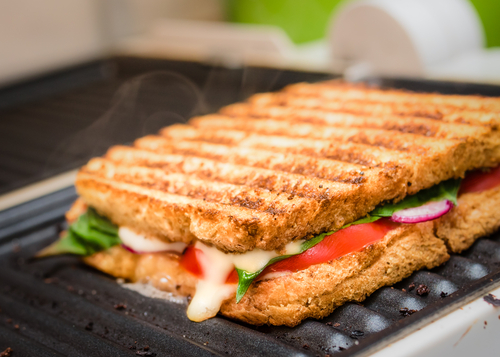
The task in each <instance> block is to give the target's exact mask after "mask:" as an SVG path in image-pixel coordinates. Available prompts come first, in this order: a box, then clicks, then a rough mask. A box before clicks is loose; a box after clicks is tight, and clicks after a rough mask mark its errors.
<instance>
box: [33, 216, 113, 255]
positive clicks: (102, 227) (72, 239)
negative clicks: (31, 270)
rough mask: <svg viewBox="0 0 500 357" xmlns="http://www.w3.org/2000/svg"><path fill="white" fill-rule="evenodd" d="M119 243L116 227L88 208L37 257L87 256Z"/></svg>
mask: <svg viewBox="0 0 500 357" xmlns="http://www.w3.org/2000/svg"><path fill="white" fill-rule="evenodd" d="M118 244H120V238H119V237H118V227H117V226H115V225H114V224H113V223H111V222H110V221H109V220H108V219H107V218H105V217H102V216H100V215H99V214H98V213H97V212H96V211H95V210H94V209H93V208H88V209H87V212H85V213H84V214H82V215H81V216H80V217H78V219H77V220H76V222H74V223H73V224H71V225H70V226H69V229H68V230H67V232H66V234H65V235H64V236H63V237H61V238H60V239H59V240H57V241H55V242H54V243H52V244H51V245H49V246H48V247H46V248H45V249H43V250H42V251H41V252H39V253H38V254H37V256H38V257H46V256H50V255H58V254H75V255H81V256H88V255H92V254H94V253H97V252H100V251H103V250H106V249H109V248H111V247H113V246H115V245H118Z"/></svg>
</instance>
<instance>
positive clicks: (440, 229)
mask: <svg viewBox="0 0 500 357" xmlns="http://www.w3.org/2000/svg"><path fill="white" fill-rule="evenodd" d="M498 207H500V187H495V188H493V189H490V190H486V191H483V192H471V193H466V194H463V195H460V196H459V198H458V206H456V207H454V208H453V209H452V210H451V211H450V212H448V213H447V214H446V215H444V216H443V217H441V218H439V219H437V220H436V221H435V222H434V225H435V232H436V235H437V236H438V237H439V238H440V239H442V240H443V241H444V242H445V243H446V245H447V246H448V248H449V250H450V251H451V252H454V253H460V252H462V251H464V250H466V249H467V248H469V247H470V246H471V245H472V244H473V243H474V242H475V241H476V239H478V238H480V237H483V236H487V235H489V234H492V233H494V232H495V231H497V230H498V228H500V215H499V213H498Z"/></svg>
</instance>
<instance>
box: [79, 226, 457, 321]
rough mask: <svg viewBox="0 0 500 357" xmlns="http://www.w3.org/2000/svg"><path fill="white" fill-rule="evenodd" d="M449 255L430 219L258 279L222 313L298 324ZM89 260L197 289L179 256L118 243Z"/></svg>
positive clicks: (169, 285)
mask: <svg viewBox="0 0 500 357" xmlns="http://www.w3.org/2000/svg"><path fill="white" fill-rule="evenodd" d="M448 258H449V255H448V253H447V251H446V247H445V245H444V243H443V242H442V241H441V240H440V239H437V238H436V237H435V236H434V235H433V234H432V223H424V224H418V225H409V226H403V227H400V228H397V229H396V230H393V231H391V232H389V233H388V234H387V235H386V236H385V237H384V238H383V239H382V240H381V241H379V242H377V243H375V244H373V245H371V246H369V247H367V248H365V249H363V250H362V251H360V252H355V253H351V254H348V255H346V256H344V257H341V258H339V259H335V260H332V261H330V262H327V263H323V264H317V265H313V266H310V267H309V268H307V269H304V270H301V271H298V272H295V273H291V274H289V275H286V276H281V277H277V278H272V279H269V280H261V281H257V282H255V283H254V284H252V286H251V287H250V289H249V290H248V292H247V293H246V295H245V297H244V298H243V299H242V300H241V301H240V303H236V300H235V298H234V296H232V297H231V298H229V299H227V300H226V301H225V302H224V303H223V305H222V307H221V311H220V313H221V314H223V315H225V316H227V317H230V318H233V319H237V320H240V321H244V322H247V323H250V324H254V325H264V324H269V325H287V326H295V325H297V324H299V323H300V322H301V321H302V320H304V319H305V318H308V317H313V318H322V317H325V316H327V315H329V314H330V313H331V312H332V311H333V310H334V309H335V308H336V307H338V306H340V305H342V304H344V303H345V302H347V301H363V300H364V299H365V298H366V297H367V296H368V295H370V294H371V293H373V292H374V291H375V290H377V289H378V288H380V287H382V286H385V285H391V284H394V283H396V282H398V281H400V280H402V279H403V278H405V277H407V276H409V275H410V274H411V273H412V272H414V271H416V270H418V269H421V268H424V267H426V268H429V269H430V268H433V267H435V266H438V265H440V264H442V263H444V262H445V261H446V260H448ZM85 261H86V263H87V264H89V265H91V266H94V267H95V268H97V269H99V270H102V271H104V272H106V273H108V274H111V275H113V276H115V277H121V278H126V279H129V280H131V281H139V282H150V283H151V284H153V285H154V286H155V287H157V288H159V289H161V290H165V291H169V292H173V293H177V294H181V295H193V294H194V292H195V290H196V289H195V285H196V279H195V278H194V277H193V276H192V275H191V274H189V273H187V272H186V271H184V270H183V269H182V268H181V267H180V266H179V258H178V256H177V255H173V254H168V253H156V254H141V255H134V254H132V253H129V252H128V251H126V250H125V249H123V248H121V247H118V246H117V247H113V248H111V249H110V250H108V251H105V252H100V253H97V254H94V255H93V256H91V257H87V258H85ZM165 277H168V278H167V279H165Z"/></svg>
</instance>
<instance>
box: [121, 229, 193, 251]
mask: <svg viewBox="0 0 500 357" xmlns="http://www.w3.org/2000/svg"><path fill="white" fill-rule="evenodd" d="M118 236H119V237H120V240H121V241H122V243H123V244H125V245H126V246H127V247H129V248H131V249H133V250H135V251H136V252H138V253H154V252H163V251H173V252H179V253H182V252H183V251H184V249H186V244H185V243H182V242H177V243H167V242H164V241H162V240H159V239H157V238H152V237H145V236H143V235H141V234H137V233H135V232H134V231H132V230H130V229H128V228H126V227H120V228H119V229H118Z"/></svg>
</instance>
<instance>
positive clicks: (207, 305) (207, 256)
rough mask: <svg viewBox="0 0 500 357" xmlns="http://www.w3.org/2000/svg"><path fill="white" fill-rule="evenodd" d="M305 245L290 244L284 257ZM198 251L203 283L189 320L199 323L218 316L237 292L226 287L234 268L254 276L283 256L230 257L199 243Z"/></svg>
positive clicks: (232, 286)
mask: <svg viewBox="0 0 500 357" xmlns="http://www.w3.org/2000/svg"><path fill="white" fill-rule="evenodd" d="M302 242H303V241H298V242H293V243H289V244H288V245H287V246H286V247H285V255H289V254H297V253H298V252H300V245H301V244H302ZM195 248H196V249H200V250H201V251H202V252H203V255H202V257H200V262H199V263H200V265H201V267H202V271H203V279H200V280H198V282H197V284H196V293H195V294H194V297H193V299H192V300H191V303H190V304H189V307H188V310H187V316H188V318H189V319H190V320H192V321H197V322H199V321H203V320H206V319H209V318H211V317H214V316H215V315H217V313H218V312H219V310H220V307H221V305H222V302H223V301H224V300H226V299H228V298H230V297H231V296H232V295H233V294H234V293H235V292H236V284H226V280H227V277H228V275H229V274H230V273H231V272H232V271H233V269H234V267H237V268H239V269H243V270H246V271H248V272H250V273H254V272H256V271H259V270H260V269H262V268H263V267H264V266H266V264H267V263H268V262H269V261H270V260H271V259H273V258H275V257H278V256H279V255H280V254H278V253H276V252H274V251H265V250H261V249H254V250H252V251H250V252H247V253H243V254H227V253H223V252H221V251H220V250H218V249H216V248H213V247H209V246H207V245H205V244H203V243H201V242H197V243H196V245H195Z"/></svg>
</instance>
